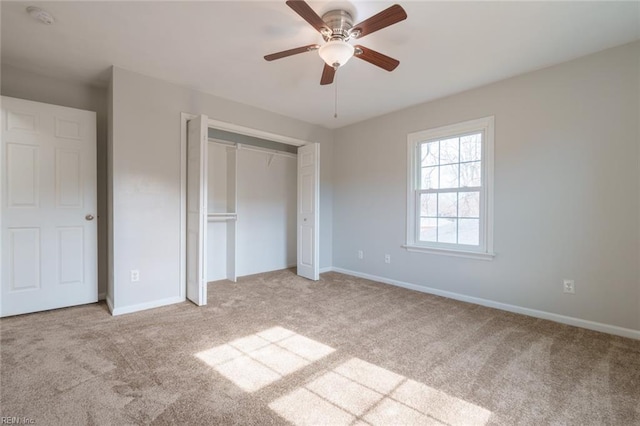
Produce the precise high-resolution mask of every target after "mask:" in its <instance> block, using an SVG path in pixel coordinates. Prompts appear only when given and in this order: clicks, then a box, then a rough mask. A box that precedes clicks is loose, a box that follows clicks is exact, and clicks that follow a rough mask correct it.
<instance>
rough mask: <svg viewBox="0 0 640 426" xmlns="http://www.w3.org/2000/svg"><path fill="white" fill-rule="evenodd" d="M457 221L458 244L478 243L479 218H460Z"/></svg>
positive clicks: (474, 244) (475, 244)
mask: <svg viewBox="0 0 640 426" xmlns="http://www.w3.org/2000/svg"><path fill="white" fill-rule="evenodd" d="M458 222H459V223H458V244H468V245H472V246H477V245H479V244H480V220H479V219H460V220H459V221H458Z"/></svg>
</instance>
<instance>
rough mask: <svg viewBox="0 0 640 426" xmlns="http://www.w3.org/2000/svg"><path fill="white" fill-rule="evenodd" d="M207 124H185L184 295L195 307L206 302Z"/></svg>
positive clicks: (203, 119)
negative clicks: (185, 261) (185, 293)
mask: <svg viewBox="0 0 640 426" xmlns="http://www.w3.org/2000/svg"><path fill="white" fill-rule="evenodd" d="M207 123H208V119H207V117H206V116H204V115H201V116H199V117H197V118H194V119H192V120H189V122H188V123H187V298H188V299H189V300H191V301H192V302H193V303H195V304H196V305H198V306H202V305H206V304H207V204H208V200H207V198H208V194H207V180H208V178H207V175H208V173H207V168H208V167H207V164H208V159H207V155H208V154H207V145H208V143H207V139H208V137H207V131H208V125H207Z"/></svg>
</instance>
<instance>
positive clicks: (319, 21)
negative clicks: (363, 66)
mask: <svg viewBox="0 0 640 426" xmlns="http://www.w3.org/2000/svg"><path fill="white" fill-rule="evenodd" d="M287 6H289V7H290V8H291V9H293V10H294V12H296V13H297V14H298V15H300V16H301V17H302V18H303V19H304V20H305V21H307V22H308V23H309V24H311V26H312V27H313V28H315V29H316V30H317V31H318V32H319V33H320V34H322V38H324V40H325V42H326V43H325V44H323V45H322V46H321V45H319V44H310V45H308V46H302V47H296V48H295V49H289V50H284V51H282V52H277V53H272V54H270V55H267V56H265V57H264V59H266V60H267V61H273V60H276V59H281V58H285V57H287V56H292V55H297V54H299V53H304V52H310V51H312V50H318V53H319V54H320V57H321V58H322V59H323V60H324V62H325V65H324V69H323V71H322V77H321V79H320V84H322V85H324V84H331V83H333V78H334V76H335V73H336V70H337V69H338V68H339V67H341V66H343V65H344V64H346V63H347V61H348V60H349V59H351V57H352V56H355V57H356V58H360V59H362V60H363V61H367V62H369V63H371V64H373V65H376V66H378V67H380V68H382V69H384V70H387V71H393V70H394V69H396V67H397V66H398V65H399V64H400V61H398V60H396V59H393V58H391V57H389V56H386V55H383V54H382V53H379V52H376V51H375V50H371V49H369V48H366V47H364V46H361V45H355V46H354V45H352V44H350V43H348V42H349V40H352V39H359V38H362V37H364V36H366V35H369V34H371V33H373V32H375V31H378V30H381V29H383V28H386V27H388V26H390V25H393V24H396V23H398V22H400V21H403V20H405V19H407V13H406V12H405V11H404V9H403V8H402V7H401V6H400V5H398V4H394V5H393V6H391V7H389V8H387V9H385V10H383V11H382V12H380V13H378V14H376V15H374V16H372V17H370V18H369V19H365V20H364V21H362V22H360V23H359V24H356V25H353V19H352V17H351V15H350V14H349V13H348V12H347V11H345V10H331V11H329V12H327V13H325V14H324V15H322V18H321V17H320V16H318V14H317V13H316V12H314V11H313V9H311V7H310V6H309V5H308V4H307V3H306V2H305V1H304V0H288V1H287Z"/></svg>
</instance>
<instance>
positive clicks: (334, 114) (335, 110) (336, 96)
mask: <svg viewBox="0 0 640 426" xmlns="http://www.w3.org/2000/svg"><path fill="white" fill-rule="evenodd" d="M335 82H336V91H335V96H334V98H335V105H334V110H333V118H338V73H336V80H335Z"/></svg>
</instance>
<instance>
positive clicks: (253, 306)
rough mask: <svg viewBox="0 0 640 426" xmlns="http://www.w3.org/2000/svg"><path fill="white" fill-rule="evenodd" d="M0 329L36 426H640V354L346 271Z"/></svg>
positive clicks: (8, 381)
mask: <svg viewBox="0 0 640 426" xmlns="http://www.w3.org/2000/svg"><path fill="white" fill-rule="evenodd" d="M0 327H1V345H2V346H1V356H2V358H1V359H0V362H1V376H0V378H1V382H0V386H1V389H0V392H1V393H0V415H1V416H12V417H19V418H20V420H21V421H22V419H23V418H24V417H27V418H28V419H33V420H34V421H35V422H36V424H37V425H84V424H87V425H125V424H183V425H187V424H188V425H207V424H209V425H218V424H255V425H264V424H287V423H293V424H299V425H302V424H331V425H334V424H335V425H338V424H363V425H364V424H372V425H374V424H389V425H404V424H500V425H515V424H523V425H543V424H575V425H596V424H610V425H632V424H635V425H638V424H640V342H639V341H634V340H629V339H624V338H620V337H615V336H610V335H606V334H601V333H596V332H591V331H587V330H583V329H579V328H573V327H569V326H564V325H560V324H556V323H552V322H548V321H543V320H536V319H533V318H529V317H525V316H519V315H515V314H509V313H505V312H501V311H497V310H492V309H488V308H484V307H479V306H475V305H470V304H465V303H461V302H456V301H452V300H448V299H444V298H440V297H435V296H430V295H426V294H421V293H416V292H412V291H409V290H404V289H400V288H395V287H392V286H388V285H384V284H378V283H374V282H371V281H367V280H363V279H357V278H352V277H348V276H345V275H341V274H337V273H327V274H323V275H322V279H321V280H320V281H319V282H311V281H307V280H304V279H301V278H298V277H297V276H295V275H294V274H293V272H291V271H278V272H272V273H267V274H261V275H256V276H252V277H246V278H243V279H240V280H239V281H238V282H237V283H231V282H226V281H221V282H216V283H211V284H210V285H209V304H208V305H207V306H206V307H204V308H197V307H195V306H194V305H192V304H190V303H182V304H178V305H173V306H169V307H164V308H159V309H154V310H150V311H146V312H141V313H136V314H131V315H125V316H120V317H111V316H110V315H109V313H108V311H107V308H106V306H105V305H104V304H96V305H87V306H81V307H75V308H68V309H61V310H56V311H51V312H44V313H38V314H32V315H24V316H20V317H13V318H7V319H3V320H1V321H0Z"/></svg>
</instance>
